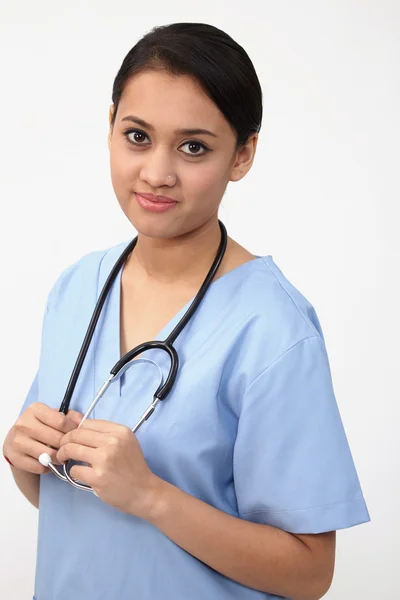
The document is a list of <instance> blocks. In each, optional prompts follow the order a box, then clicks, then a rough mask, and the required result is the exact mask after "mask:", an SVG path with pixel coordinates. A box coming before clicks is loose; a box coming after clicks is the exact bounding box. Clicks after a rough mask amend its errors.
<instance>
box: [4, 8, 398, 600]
mask: <svg viewBox="0 0 400 600" xmlns="http://www.w3.org/2000/svg"><path fill="white" fill-rule="evenodd" d="M144 4H147V3H144ZM176 21H198V22H207V23H210V24H213V25H216V26H217V27H220V28H222V29H224V30H225V31H226V32H227V33H229V34H230V35H231V36H232V37H233V38H234V39H235V40H236V41H237V42H239V43H240V44H241V45H243V46H244V48H245V49H246V50H247V52H248V53H249V55H250V57H251V59H252V60H253V63H254V65H255V68H256V70H257V72H258V75H259V78H260V81H261V85H262V87H263V91H264V111H265V112H264V122H263V127H262V130H261V136H260V142H259V146H258V150H257V156H256V160H255V163H254V166H253V168H252V170H251V171H250V173H249V174H248V175H247V176H246V177H245V178H244V179H243V180H242V181H241V182H239V183H236V184H230V186H229V187H228V192H227V194H226V195H225V197H224V200H223V207H222V210H221V215H220V216H221V218H222V219H223V220H224V222H225V224H226V225H227V227H228V231H229V234H230V235H231V236H232V237H234V238H235V239H236V240H237V241H238V242H240V243H241V244H243V245H244V246H246V247H247V248H248V249H249V250H250V251H252V252H253V253H255V254H263V255H265V254H272V256H273V258H274V260H275V262H276V263H277V264H278V266H279V267H280V268H281V269H282V271H283V272H284V274H285V275H286V277H287V278H288V279H289V280H290V281H291V282H292V283H293V284H294V285H295V286H296V287H297V288H298V289H299V290H300V291H301V292H302V293H303V294H304V295H305V296H306V297H307V298H308V299H309V300H310V301H311V303H312V304H313V305H314V306H315V308H316V310H317V314H318V316H319V318H320V321H321V324H322V328H323V331H324V334H325V339H326V344H327V348H328V354H329V357H330V363H331V369H332V375H333V380H334V387H335V392H336V396H337V400H338V404H339V408H340V411H341V414H342V418H343V421H344V425H345V429H346V432H347V436H348V439H349V442H350V446H351V448H352V452H353V457H354V460H355V463H356V466H357V470H358V474H359V477H360V480H361V484H362V488H363V491H364V494H365V497H366V500H367V504H368V507H369V510H370V513H371V517H372V522H371V523H370V524H367V525H363V526H360V527H355V528H352V529H348V530H345V531H341V532H339V534H338V547H337V562H336V574H335V579H334V582H333V585H332V587H331V590H330V591H329V593H328V595H327V598H329V600H347V599H349V600H350V599H351V600H376V599H385V600H395V599H398V598H399V597H400V578H399V577H398V575H397V572H396V566H397V567H398V564H399V552H398V538H399V533H400V530H399V522H400V519H399V509H398V507H399V501H400V494H399V459H398V456H399V441H398V440H399V433H398V432H399V420H398V418H399V409H398V405H399V400H400V399H399V386H398V373H399V367H398V365H399V360H400V355H399V352H398V345H397V340H398V339H399V335H400V320H399V301H400V294H399V283H398V282H399V275H400V271H399V259H400V244H399V241H398V235H397V236H396V234H397V232H398V227H399V213H398V202H399V172H398V168H399V167H398V163H399V134H400V130H399V129H400V128H399V106H400V98H399V58H400V56H399V55H400V52H399V49H400V48H399V46H400V43H399V33H400V3H399V2H396V0H393V1H392V2H391V1H389V0H370V1H367V0H364V1H362V0H343V1H342V0H330V1H328V0H327V1H324V0H314V1H312V0H303V1H301V2H297V1H296V0H292V1H287V0H279V1H266V0H247V1H246V2H232V1H231V2H228V3H226V2H224V1H216V0H212V1H211V0H203V1H202V2H201V3H200V2H194V3H188V2H187V1H178V0H172V1H170V2H168V3H166V2H161V1H156V0H154V1H153V2H152V3H151V8H149V11H148V12H147V13H144V12H143V9H142V8H140V6H139V5H138V3H134V2H123V1H122V0H114V1H113V2H109V1H107V2H106V1H103V0H101V1H97V2H95V1H86V2H78V1H77V0H73V1H71V0H70V1H69V2H62V3H61V2H58V1H56V2H55V1H54V0H52V1H50V0H46V1H39V2H30V1H28V0H26V1H19V2H18V1H13V2H5V1H4V0H3V1H2V2H1V3H0V50H1V51H0V72H1V84H0V85H1V88H0V89H1V94H0V104H1V106H0V113H1V136H0V153H1V162H0V169H1V173H0V198H1V204H0V207H1V208H0V210H1V218H0V244H1V249H0V260H1V265H0V266H1V281H0V286H1V290H0V294H1V296H0V297H1V300H0V301H1V315H2V328H1V350H0V352H1V357H0V358H1V365H2V392H1V403H2V404H1V406H2V419H1V424H0V434H1V440H3V439H4V437H5V436H6V434H7V431H8V429H9V428H10V427H11V425H12V424H13V422H14V420H15V418H16V416H17V414H18V411H19V409H20V407H21V405H22V403H23V401H24V398H25V395H26V393H27V391H28V388H29V386H30V383H31V380H32V378H33V375H34V373H35V370H36V367H37V361H38V356H39V347H40V331H41V321H42V314H43V310H44V305H45V301H46V297H47V294H48V292H49V289H50V287H51V286H52V284H53V283H54V281H55V279H56V278H57V276H58V275H59V273H60V271H61V270H62V269H63V268H64V267H66V266H67V265H69V264H71V263H72V262H74V261H75V260H77V259H78V258H79V257H80V256H82V255H83V254H85V253H87V252H90V251H91V250H95V249H100V248H106V247H109V246H111V245H113V244H116V243H118V242H121V241H124V240H128V239H130V238H131V237H133V235H134V233H135V232H134V231H133V229H132V226H131V225H130V223H129V222H128V221H127V220H126V218H125V217H124V215H123V213H122V211H121V210H120V208H119V206H118V204H117V201H116V199H115V197H114V193H113V190H112V187H111V182H110V176H109V166H108V149H107V132H108V110H109V105H110V103H111V88H112V82H113V79H114V77H115V75H116V73H117V70H118V68H119V66H120V63H121V62H122V59H123V58H124V56H125V54H126V53H127V52H128V50H129V49H130V48H131V47H132V46H133V45H134V44H135V43H136V41H137V40H138V39H139V38H140V37H141V36H142V35H143V34H145V33H146V32H147V31H148V30H149V29H151V27H153V26H154V25H162V24H168V23H173V22H176ZM0 469H1V491H2V493H1V507H0V528H1V529H0V530H1V556H2V560H1V562H0V597H1V598H4V599H5V598H7V599H10V600H19V599H21V600H22V599H28V598H30V597H31V596H32V590H33V579H34V566H35V550H36V525H37V511H36V509H34V508H33V507H32V506H31V505H30V504H29V503H28V502H27V501H26V500H25V499H24V498H23V496H22V495H21V494H20V493H19V491H18V490H17V488H16V486H15V485H14V484H13V481H12V478H11V474H10V472H9V468H8V465H7V464H6V463H5V462H1V463H0ZM60 518H61V519H62V514H61V515H60ZM54 535H57V531H54ZM396 541H397V544H395V542H396ZM396 555H397V560H396V558H395V557H396ZM55 600H56V599H55Z"/></svg>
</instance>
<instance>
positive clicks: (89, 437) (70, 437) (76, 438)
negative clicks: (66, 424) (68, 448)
mask: <svg viewBox="0 0 400 600" xmlns="http://www.w3.org/2000/svg"><path fill="white" fill-rule="evenodd" d="M108 440H109V438H108V436H107V435H106V434H104V433H99V432H98V431H92V430H90V429H83V427H79V428H78V429H74V431H70V432H69V433H66V434H65V435H64V436H63V437H62V438H61V440H60V447H61V446H64V445H65V444H69V443H71V442H72V443H74V444H80V445H82V446H88V447H89V448H100V446H105V445H106V444H107V442H108Z"/></svg>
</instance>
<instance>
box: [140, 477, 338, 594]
mask: <svg viewBox="0 0 400 600" xmlns="http://www.w3.org/2000/svg"><path fill="white" fill-rule="evenodd" d="M146 519H147V520H148V521H149V522H151V523H152V524H153V525H155V526H156V527H157V528H158V529H159V530H160V531H162V532H163V533H164V534H165V535H166V536H168V537H169V538H170V539H171V540H172V541H173V542H175V543H176V544H178V545H179V546H180V547H181V548H183V549H184V550H186V551H187V552H189V553H190V554H192V555H193V556H195V557H196V558H198V559H199V560H201V561H202V562H204V563H206V564H207V565H208V566H210V567H211V568H213V569H215V570H216V571H218V572H220V573H222V574H223V575H225V576H226V577H229V578H230V579H233V580H235V581H237V582H239V583H241V584H243V585H246V586H248V587H251V588H254V589H257V590H261V591H263V592H267V593H270V594H277V595H279V596H285V597H289V598H292V599H293V600H319V598H321V597H322V596H323V595H324V594H326V592H327V591H328V589H329V587H330V585H331V582H332V578H333V572H334V563H335V532H334V531H332V532H328V533H322V534H317V535H294V534H290V533H287V532H285V531H282V530H281V529H277V528H275V527H271V526H269V525H260V524H257V523H251V522H248V521H245V520H243V519H238V518H236V517H232V516H231V515H228V514H226V513H224V512H222V511H220V510H218V509H216V508H214V507H212V506H210V505H208V504H206V503H205V502H202V501H201V500H198V499H197V498H195V497H193V496H190V495H189V494H186V493H185V492H183V491H182V490H180V489H179V488H177V487H175V486H173V485H171V484H170V483H168V482H165V481H163V480H160V481H159V485H158V489H157V491H156V499H155V501H154V502H153V503H152V507H151V508H150V509H149V511H148V515H146Z"/></svg>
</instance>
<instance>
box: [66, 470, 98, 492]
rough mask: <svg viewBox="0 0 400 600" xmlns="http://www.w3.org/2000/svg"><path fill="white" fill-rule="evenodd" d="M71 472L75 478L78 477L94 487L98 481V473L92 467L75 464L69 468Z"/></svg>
mask: <svg viewBox="0 0 400 600" xmlns="http://www.w3.org/2000/svg"><path fill="white" fill-rule="evenodd" d="M69 474H70V475H71V477H73V478H74V479H78V481H81V482H82V483H86V484H87V485H90V486H91V487H93V484H94V483H95V481H96V474H95V472H94V471H93V469H92V468H91V467H84V466H82V465H73V466H72V467H71V469H70V470H69Z"/></svg>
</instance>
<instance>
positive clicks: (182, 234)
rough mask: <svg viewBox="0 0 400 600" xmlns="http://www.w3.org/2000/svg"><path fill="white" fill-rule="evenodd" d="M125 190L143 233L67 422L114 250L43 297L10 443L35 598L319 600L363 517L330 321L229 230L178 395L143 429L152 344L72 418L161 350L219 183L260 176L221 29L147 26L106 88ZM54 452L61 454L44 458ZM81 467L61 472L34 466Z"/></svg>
mask: <svg viewBox="0 0 400 600" xmlns="http://www.w3.org/2000/svg"><path fill="white" fill-rule="evenodd" d="M112 100H113V104H112V106H111V110H110V133H109V150H110V164H111V177H112V183H113V188H114V191H115V194H116V197H117V199H118V201H119V204H120V206H121V208H122V210H123V211H124V213H125V215H126V216H127V218H128V219H129V221H130V222H131V223H132V225H133V226H134V228H135V229H136V230H137V231H138V240H137V244H136V246H135V247H134V249H133V250H132V251H131V252H130V254H129V256H128V258H127V260H126V262H125V263H124V265H123V268H122V269H121V270H120V272H119V275H118V276H117V278H116V279H115V280H114V282H113V284H112V286H111V289H110V292H109V294H108V296H107V300H106V302H105V305H104V307H103V310H102V313H101V316H100V319H99V322H98V325H97V328H96V331H95V334H94V338H93V340H92V342H91V344H90V347H89V351H88V354H87V356H86V359H85V362H84V364H83V368H82V371H81V374H80V376H79V378H78V382H77V386H76V388H75V391H74V396H73V400H72V406H73V409H72V410H69V411H68V413H67V415H63V414H62V413H60V412H59V410H58V408H59V404H60V399H62V397H63V394H64V391H65V389H66V387H67V384H68V381H69V377H70V373H71V371H72V369H73V367H74V364H75V360H76V356H77V354H78V352H79V349H80V347H81V343H82V340H83V337H84V335H85V332H86V329H87V325H88V323H89V320H90V317H91V315H92V312H93V309H94V306H95V303H96V300H97V298H98V296H99V293H100V291H101V289H102V287H103V284H104V282H105V281H106V279H107V277H108V275H109V273H110V271H111V269H112V267H113V265H114V264H115V262H116V260H117V259H118V257H119V256H120V255H121V253H122V252H123V251H124V249H126V248H127V244H126V243H123V244H120V245H118V246H116V247H113V248H111V249H107V250H105V251H96V252H92V253H90V254H89V255H87V256H85V257H83V258H82V259H81V260H79V261H78V262H77V263H76V264H74V265H72V266H71V267H69V268H68V269H66V270H65V271H64V272H63V273H62V274H61V276H60V277H59V279H58V281H57V282H56V284H55V285H54V287H53V289H52V291H51V293H50V295H49V299H48V304H47V307H46V312H45V317H44V323H43V335H42V350H41V357H40V365H39V369H38V373H37V375H36V377H35V379H34V381H33V384H32V387H31V389H30V391H29V393H28V396H27V398H26V401H25V403H24V405H23V407H22V411H21V414H20V416H19V418H18V420H17V421H16V423H15V425H14V426H13V427H12V428H11V430H10V432H9V433H8V435H7V438H6V440H5V442H4V447H3V452H4V455H5V456H6V457H7V459H8V460H9V462H10V463H11V464H12V467H11V468H12V471H13V475H14V478H15V480H16V482H17V485H18V486H19V488H20V489H21V491H22V492H23V493H24V494H25V496H26V497H27V498H28V500H30V501H31V502H32V503H33V504H34V505H35V506H38V507H39V486H40V510H39V543H38V557H37V571H36V583H35V598H36V599H37V600H70V599H71V598H74V599H75V600H81V599H82V600H83V599H85V600H89V599H93V600H99V599H100V598H101V599H107V600H108V599H116V598H118V599H119V600H128V599H129V600H130V599H140V600H142V599H147V598H149V599H150V598H164V599H167V598H168V599H169V598H171V599H173V600H179V599H182V600H183V599H185V600H187V599H190V600H196V599H199V600H200V599H201V600H203V599H204V598H210V599H213V600H214V599H221V600H223V599H228V598H229V599H232V598H240V599H245V598H249V599H250V598H252V599H255V598H272V596H273V595H277V596H279V597H281V598H291V599H293V600H314V599H317V598H320V597H321V596H322V595H324V594H325V592H326V591H327V590H328V588H329V586H330V584H331V581H332V576H333V569H334V554H335V530H337V529H342V528H346V527H351V526H353V525H357V524H359V523H363V522H367V521H368V520H369V515H368V510H367V508H366V505H365V502H364V499H363V495H362V491H361V489H360V484H359V480H358V477H357V473H356V470H355V467H354V464H353V461H352V457H351V452H350V450H349V446H348V443H347V440H346V435H345V433H344V429H343V425H342V422H341V418H340V415H339V411H338V408H337V404H336V400H335V396H334V392H333V387H332V381H331V376H330V369H329V362H328V357H327V353H326V348H325V344H324V338H323V334H322V331H321V327H320V324H319V321H318V318H317V315H316V313H315V310H314V309H313V307H312V306H311V304H310V303H309V302H308V301H307V300H306V299H305V298H304V296H303V295H302V294H301V293H300V292H299V291H298V290H297V289H296V288H295V287H294V286H293V285H291V283H290V282H289V281H288V280H287V279H286V278H285V276H284V275H283V273H282V272H281V271H280V270H279V268H278V267H277V265H276V264H275V263H274V261H273V259H272V257H271V256H270V255H269V256H261V257H259V256H254V255H253V254H252V253H251V252H249V251H248V250H246V249H245V248H243V247H241V246H240V245H239V244H237V243H236V242H235V241H234V240H232V239H231V238H228V242H227V247H226V251H225V254H224V256H223V259H222V262H221V264H220V266H219V269H218V271H217V273H216V275H215V277H214V280H213V282H212V284H211V286H210V288H209V290H208V291H207V293H206V295H205V297H204V299H203V301H202V303H201V305H200V307H199V308H198V310H197V312H196V313H195V314H194V316H193V317H192V318H191V320H190V321H189V323H188V324H187V326H186V327H185V329H184V330H183V332H182V333H181V334H180V335H179V336H178V338H177V340H176V342H175V344H174V345H175V348H176V350H177V352H178V354H179V359H180V368H179V372H178V377H177V380H176V383H175V385H174V387H173V389H172V391H171V392H170V394H169V395H168V397H167V398H166V399H165V400H164V401H163V402H161V403H160V404H159V405H158V406H157V408H156V410H155V412H154V414H153V415H152V417H151V418H150V419H149V420H148V421H146V422H145V423H144V424H143V425H142V426H141V428H140V429H139V430H138V431H137V433H136V435H135V434H134V433H133V432H132V431H131V428H132V427H133V425H134V424H135V423H136V421H137V420H138V419H139V418H140V416H141V415H142V413H143V411H144V410H145V408H146V407H147V406H148V404H149V402H151V400H152V397H153V394H154V391H155V390H156V389H157V387H158V384H159V374H158V369H157V368H156V365H158V366H159V368H160V369H161V371H162V373H163V374H164V377H165V375H166V374H167V373H168V369H169V365H170V363H169V358H168V357H167V356H166V355H165V353H163V352H161V351H160V350H157V349H153V350H151V351H150V352H148V353H145V354H143V355H142V356H141V357H140V358H139V359H136V363H135V361H134V362H133V363H132V367H131V368H130V369H129V370H128V371H127V372H126V373H125V374H124V375H123V376H122V378H121V379H120V380H119V381H118V383H116V384H114V385H113V386H111V387H110V389H109V391H108V392H107V393H106V395H105V396H104V398H103V399H102V401H101V402H100V403H99V404H98V405H97V406H96V408H95V410H94V413H93V414H92V415H91V418H90V419H88V420H86V421H84V422H83V423H82V425H81V427H79V429H78V428H77V426H78V424H79V423H80V421H81V419H82V415H83V413H84V412H85V411H86V409H87V408H88V405H89V404H90V400H91V399H92V398H93V397H94V395H95V393H96V391H97V390H98V389H99V387H100V386H101V384H102V382H104V381H105V380H106V379H107V377H108V375H109V372H110V369H111V367H112V366H113V365H114V364H115V363H116V362H117V361H118V359H119V358H120V357H121V356H123V355H124V354H125V353H126V352H127V351H128V350H130V349H131V348H133V347H134V346H136V345H137V344H139V343H141V342H145V341H147V340H151V339H157V340H163V339H165V338H166V337H167V336H168V334H169V333H170V332H171V331H172V330H173V328H174V326H175V325H176V324H177V323H178V322H179V320H180V318H181V317H182V316H183V314H184V313H185V310H186V309H187V308H188V307H189V306H190V303H191V300H192V299H193V298H194V296H195V295H196V294H197V292H198V290H199V288H200V286H201V284H202V282H203V280H204V278H205V276H206V275H207V272H208V271H209V269H210V266H211V264H212V263H213V261H214V258H215V256H216V254H217V250H218V247H219V244H220V239H221V229H220V227H219V223H218V217H217V215H218V208H219V205H220V202H221V198H222V196H223V194H224V192H225V189H226V187H227V184H228V182H230V181H239V180H240V179H242V178H243V177H244V176H245V175H246V173H247V172H248V171H249V170H250V168H251V166H252V163H253V160H254V156H255V152H256V146H257V140H258V132H259V130H260V126H261V118H262V94H261V89H260V85H259V81H258V78H257V75H256V73H255V71H254V67H253V65H252V62H251V61H250V59H249V57H248V56H247V54H246V52H245V51H244V50H243V48H242V47H240V46H239V45H238V44H237V43H235V42H234V41H233V40H232V39H231V38H230V37H229V36H228V35H227V34H225V33H224V32H222V31H221V30H219V29H217V28H215V27H212V26H210V25H204V24H199V23H193V24H192V23H177V24H173V25H169V26H166V27H158V28H155V29H154V30H152V31H151V32H150V33H148V34H147V35H145V36H144V37H143V38H142V39H141V40H140V41H139V42H138V43H137V44H136V45H135V46H134V48H132V50H131V51H130V52H129V53H128V54H127V56H126V58H125V59H124V61H123V64H122V66H121V68H120V70H119V72H118V74H117V77H116V79H115V82H114V88H113V96H112ZM49 447H50V448H49ZM45 452H48V453H49V454H50V456H51V459H52V460H53V461H54V462H57V463H59V464H60V463H64V462H65V461H67V460H70V459H72V460H74V461H77V463H78V464H74V466H73V467H72V469H71V471H70V475H71V476H72V477H73V478H74V479H76V480H79V481H81V482H83V483H85V484H87V485H90V486H91V487H92V488H93V490H94V491H95V494H91V493H85V492H83V491H81V490H79V489H76V488H75V487H73V486H71V485H68V484H66V483H64V482H63V481H60V480H59V479H58V478H57V477H55V476H54V474H52V473H49V469H48V468H46V467H44V466H42V465H41V464H40V463H39V462H38V457H39V456H40V455H42V454H43V453H45Z"/></svg>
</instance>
